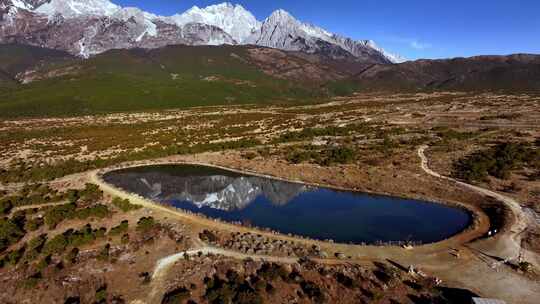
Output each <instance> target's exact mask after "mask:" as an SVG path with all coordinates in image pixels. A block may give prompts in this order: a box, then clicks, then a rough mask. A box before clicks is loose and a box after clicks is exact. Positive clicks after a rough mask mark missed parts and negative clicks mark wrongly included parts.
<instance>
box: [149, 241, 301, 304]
mask: <svg viewBox="0 0 540 304" xmlns="http://www.w3.org/2000/svg"><path fill="white" fill-rule="evenodd" d="M199 254H200V255H212V254H214V255H221V256H225V257H230V258H234V259H238V260H244V259H247V258H250V259H253V260H256V261H267V262H275V263H282V264H294V263H297V262H298V259H297V258H286V257H276V256H267V255H254V254H243V253H239V252H236V251H232V250H226V249H221V248H216V247H209V246H204V247H201V248H196V249H191V250H189V251H184V252H180V253H177V254H173V255H170V256H167V257H164V258H162V259H160V260H159V261H158V262H157V263H156V267H155V268H154V272H153V273H152V288H151V289H152V291H151V292H150V294H149V296H148V299H147V301H146V303H159V300H160V299H161V294H160V292H162V287H163V286H165V280H166V279H167V273H168V271H169V269H170V268H171V267H172V266H173V265H174V264H175V263H176V262H178V261H179V260H181V259H184V258H185V257H186V256H189V257H192V256H197V255H199Z"/></svg>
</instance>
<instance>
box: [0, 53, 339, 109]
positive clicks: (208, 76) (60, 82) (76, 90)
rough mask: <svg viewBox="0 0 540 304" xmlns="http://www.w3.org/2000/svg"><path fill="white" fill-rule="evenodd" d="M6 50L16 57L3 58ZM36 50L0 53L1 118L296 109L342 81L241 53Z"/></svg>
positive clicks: (283, 57)
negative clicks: (256, 106) (265, 106)
mask: <svg viewBox="0 0 540 304" xmlns="http://www.w3.org/2000/svg"><path fill="white" fill-rule="evenodd" d="M12 50H21V51H18V52H17V53H18V56H17V57H10V56H9V55H8V54H9V53H11V52H12ZM36 50H37V49H36V48H33V47H26V46H13V45H3V46H0V53H2V54H6V56H8V57H10V58H11V63H7V64H4V66H2V67H3V68H4V70H6V71H10V72H9V73H4V74H5V78H6V79H5V80H4V81H3V82H4V83H6V84H7V83H9V86H8V87H9V89H7V90H6V89H4V90H3V91H2V92H1V93H0V113H1V114H0V115H1V116H4V117H14V116H43V115H46V116H48V115H84V114H94V113H106V112H114V111H132V110H153V109H168V108H179V107H189V106H204V105H219V104H245V103H268V102H287V101H290V100H295V101H302V100H305V99H307V98H309V99H312V98H318V97H325V96H329V95H332V92H331V91H329V90H328V89H327V88H326V87H325V86H324V84H325V83H328V82H335V81H338V80H340V79H344V78H345V77H346V75H344V74H340V73H339V72H335V71H334V70H332V69H331V68H328V67H326V66H324V65H321V64H313V63H310V62H308V61H306V60H304V59H302V58H299V57H297V56H294V55H291V54H289V53H286V52H284V51H280V50H275V49H266V48H258V47H247V46H220V47H212V46H198V47H192V46H169V47H165V48H161V49H155V50H142V49H131V50H111V51H108V52H105V53H103V54H100V55H97V56H95V57H92V58H90V59H87V60H83V59H79V58H75V57H69V56H63V55H60V54H63V53H57V52H56V51H50V50H43V49H41V50H39V51H36ZM6 62H7V61H6ZM23 63H24V64H23ZM15 79H16V80H17V81H18V82H19V84H17V85H16V86H14V85H15V84H14V82H15ZM291 80H294V81H291ZM6 86H7V85H6Z"/></svg>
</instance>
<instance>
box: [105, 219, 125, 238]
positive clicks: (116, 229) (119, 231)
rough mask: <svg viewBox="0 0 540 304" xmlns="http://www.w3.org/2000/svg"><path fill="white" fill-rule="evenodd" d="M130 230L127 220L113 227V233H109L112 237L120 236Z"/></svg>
mask: <svg viewBox="0 0 540 304" xmlns="http://www.w3.org/2000/svg"><path fill="white" fill-rule="evenodd" d="M128 229H129V222H128V221H127V220H124V221H122V222H121V223H120V225H118V226H116V227H113V228H112V229H111V231H110V232H109V234H110V235H113V236H115V235H120V234H122V233H126V232H127V231H128Z"/></svg>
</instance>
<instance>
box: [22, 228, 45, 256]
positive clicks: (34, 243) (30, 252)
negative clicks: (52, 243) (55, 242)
mask: <svg viewBox="0 0 540 304" xmlns="http://www.w3.org/2000/svg"><path fill="white" fill-rule="evenodd" d="M46 242H47V234H41V235H39V236H37V237H35V238H33V239H31V240H30V241H28V244H27V246H28V249H27V250H26V257H25V258H26V260H27V261H33V260H35V259H36V258H37V257H38V256H39V255H40V254H41V251H42V250H43V247H44V246H45V243H46Z"/></svg>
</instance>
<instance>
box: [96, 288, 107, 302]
mask: <svg viewBox="0 0 540 304" xmlns="http://www.w3.org/2000/svg"><path fill="white" fill-rule="evenodd" d="M95 298H96V303H106V302H107V286H106V285H105V286H102V287H100V288H98V290H96V297H95Z"/></svg>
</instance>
